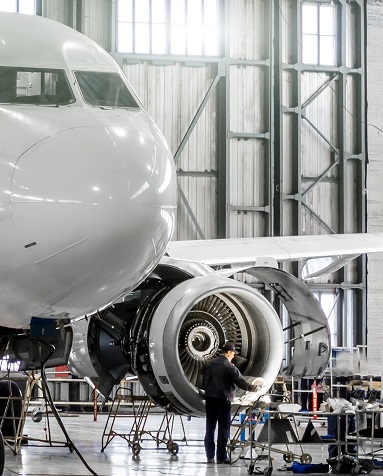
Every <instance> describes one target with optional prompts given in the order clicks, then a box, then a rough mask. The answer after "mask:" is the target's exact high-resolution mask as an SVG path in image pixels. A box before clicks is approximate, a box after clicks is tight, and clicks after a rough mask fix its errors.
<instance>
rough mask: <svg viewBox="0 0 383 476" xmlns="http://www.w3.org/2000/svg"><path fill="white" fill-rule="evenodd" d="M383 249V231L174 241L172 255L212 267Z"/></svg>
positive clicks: (353, 255) (342, 254)
mask: <svg viewBox="0 0 383 476" xmlns="http://www.w3.org/2000/svg"><path fill="white" fill-rule="evenodd" d="M377 252H383V233H350V234H332V235H305V236H278V237H260V238H233V239H219V240H191V241H172V242H170V243H169V244H168V248H167V253H168V255H169V256H170V257H171V258H176V259H184V260H191V261H197V262H201V263H205V264H208V265H210V266H218V265H224V264H244V263H251V262H256V261H257V260H261V261H262V260H263V259H267V258H273V259H275V260H276V261H296V260H302V259H310V258H324V257H329V256H342V257H347V256H348V257H352V258H355V257H356V256H358V255H360V254H363V253H377Z"/></svg>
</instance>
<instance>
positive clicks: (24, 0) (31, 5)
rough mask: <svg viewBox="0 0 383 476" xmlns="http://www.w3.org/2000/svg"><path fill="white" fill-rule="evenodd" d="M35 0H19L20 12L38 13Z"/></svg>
mask: <svg viewBox="0 0 383 476" xmlns="http://www.w3.org/2000/svg"><path fill="white" fill-rule="evenodd" d="M35 3H36V2H35V0H19V13H26V14H27V15H35V14H36V5H35Z"/></svg>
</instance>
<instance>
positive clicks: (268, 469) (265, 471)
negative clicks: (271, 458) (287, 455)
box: [263, 466, 273, 476]
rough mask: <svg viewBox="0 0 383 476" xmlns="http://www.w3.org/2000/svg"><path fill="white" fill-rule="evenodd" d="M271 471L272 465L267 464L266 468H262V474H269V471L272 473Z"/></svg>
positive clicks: (267, 475)
mask: <svg viewBox="0 0 383 476" xmlns="http://www.w3.org/2000/svg"><path fill="white" fill-rule="evenodd" d="M272 472H273V467H272V466H269V467H268V468H265V469H264V470H263V474H264V475H265V476H271V473H272Z"/></svg>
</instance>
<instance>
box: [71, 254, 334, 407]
mask: <svg viewBox="0 0 383 476" xmlns="http://www.w3.org/2000/svg"><path fill="white" fill-rule="evenodd" d="M251 274H253V275H254V276H256V277H257V278H258V279H259V280H260V281H263V282H264V283H265V284H266V285H267V286H269V287H270V288H272V289H274V290H278V292H279V294H280V297H281V299H282V301H283V302H284V304H285V305H286V307H287V309H288V310H289V313H291V315H292V322H293V325H292V329H291V331H290V333H291V334H292V335H293V336H294V332H295V333H296V332H300V333H302V330H303V333H302V338H301V336H300V335H298V338H297V342H296V344H295V346H294V355H293V356H292V360H291V362H290V365H289V366H288V367H287V368H286V371H287V373H288V374H291V375H297V374H296V373H295V372H294V369H295V370H297V371H298V372H300V375H304V374H307V376H308V374H310V375H314V374H318V372H320V371H322V370H323V369H324V368H325V363H326V362H327V359H328V355H329V345H328V343H329V342H328V341H329V332H328V327H327V322H326V318H325V316H324V314H323V311H322V310H321V309H320V306H319V303H317V301H316V300H315V298H314V296H313V295H312V294H311V293H310V291H309V290H308V289H307V288H306V287H305V286H304V285H303V284H302V283H300V282H299V281H298V280H296V278H294V277H293V276H291V275H289V274H288V273H284V272H283V271H279V270H272V271H269V270H267V269H264V268H263V269H260V268H259V269H256V268H254V269H253V270H252V272H251ZM276 282H278V285H277V284H276ZM315 303H317V306H316V304H315ZM301 311H304V312H306V313H307V319H305V316H304V315H302V313H301ZM298 318H299V321H298ZM73 327H74V346H73V351H72V354H71V358H70V362H69V364H70V368H71V370H72V372H73V371H74V372H75V373H77V375H82V376H84V375H86V376H88V377H91V378H92V379H93V380H94V381H96V382H97V383H98V388H99V389H100V390H101V391H102V393H104V394H107V393H108V392H110V390H111V389H112V387H113V385H115V384H118V383H119V382H120V381H121V379H122V378H123V377H124V375H126V374H127V373H130V374H133V375H136V376H137V377H138V379H139V380H140V382H141V384H142V386H143V388H144V390H145V392H146V393H147V394H148V395H149V396H150V398H151V399H152V400H153V401H154V402H155V403H157V404H158V405H161V406H163V407H166V408H168V409H169V410H170V411H174V412H177V413H181V414H187V415H195V416H203V415H204V414H205V407H204V396H203V391H202V376H201V372H200V371H201V368H202V366H203V365H204V364H205V363H206V362H208V361H209V360H211V359H212V358H214V357H215V356H216V355H217V354H218V353H219V349H220V348H221V347H222V346H223V345H224V343H225V342H226V341H229V340H230V341H232V342H234V344H235V346H236V348H237V349H238V351H239V355H238V356H237V357H236V358H235V360H234V363H235V364H236V365H237V366H238V367H239V368H240V370H241V372H242V374H243V375H244V376H245V377H247V378H249V377H262V378H263V379H264V381H265V384H264V387H263V388H262V389H261V390H259V392H258V395H259V396H260V395H261V394H263V393H265V392H266V391H267V390H268V389H269V388H270V387H271V385H272V384H273V382H274V380H275V378H276V376H277V375H278V374H279V373H280V371H281V365H282V359H283V352H284V342H283V330H282V327H281V323H280V319H279V317H278V315H277V313H276V311H275V309H274V308H273V306H272V305H271V304H270V303H269V302H268V301H267V299H266V298H265V297H264V296H263V295H262V294H261V293H259V292H258V291H256V290H255V289H254V288H252V287H250V286H248V285H246V284H243V283H241V282H239V281H236V280H234V279H229V278H226V277H221V276H220V275H219V274H218V273H216V272H214V271H213V270H212V269H211V268H209V267H205V266H203V265H195V264H191V263H187V262H181V263H180V262H179V263H177V265H175V263H174V262H172V261H171V260H169V261H168V262H167V263H166V264H161V265H160V266H158V267H157V268H156V270H155V272H154V273H152V275H151V276H150V277H149V278H148V279H147V280H146V281H145V282H144V283H142V284H141V285H140V286H139V288H137V289H136V290H135V291H134V292H132V293H131V294H129V295H128V296H126V298H125V300H124V302H121V303H119V304H116V305H114V306H112V307H111V308H109V309H107V310H106V311H103V312H102V313H100V314H98V315H95V316H92V317H91V318H89V319H88V320H87V321H85V320H83V321H80V322H76V323H73ZM303 334H304V335H303ZM84 344H85V346H84ZM87 354H89V357H87ZM253 398H254V397H253ZM255 398H256V396H255Z"/></svg>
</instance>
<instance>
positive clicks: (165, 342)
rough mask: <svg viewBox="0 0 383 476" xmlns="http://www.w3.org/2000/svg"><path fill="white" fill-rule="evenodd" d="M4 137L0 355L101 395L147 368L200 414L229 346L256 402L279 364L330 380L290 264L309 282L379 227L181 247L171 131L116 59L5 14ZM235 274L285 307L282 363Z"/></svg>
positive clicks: (152, 384) (165, 392) (142, 377)
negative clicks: (206, 370)
mask: <svg viewBox="0 0 383 476" xmlns="http://www.w3.org/2000/svg"><path fill="white" fill-rule="evenodd" d="M37 32H38V33H37ZM32 39H33V40H32ZM0 131H1V133H0V151H1V162H0V168H1V172H0V181H1V198H0V243H1V249H2V253H1V266H0V284H1V286H0V324H1V328H0V356H8V358H9V360H10V361H11V362H18V363H19V365H20V370H36V369H39V368H41V366H46V367H49V366H50V367H55V366H58V365H62V364H66V363H68V365H69V367H70V370H71V372H72V374H74V375H76V376H87V377H89V379H91V381H92V382H93V384H94V385H95V386H96V387H97V389H98V391H99V392H101V393H102V394H103V395H106V396H107V395H109V393H110V392H111V390H112V388H113V386H114V385H117V384H119V382H120V381H121V380H122V379H123V378H124V377H125V376H126V375H136V376H137V377H138V379H139V381H140V383H141V385H142V386H143V388H144V390H145V392H146V393H147V394H148V395H149V396H150V398H151V399H152V400H153V401H154V402H155V403H156V404H158V405H161V406H163V407H165V408H167V409H169V410H170V411H173V412H177V413H180V414H186V415H192V416H199V417H201V416H204V413H205V412H204V396H203V391H202V388H201V386H202V383H201V377H200V372H199V371H200V369H201V366H202V365H204V363H205V362H207V361H208V360H209V359H211V358H213V357H214V356H216V355H217V353H218V352H219V350H220V348H221V347H222V345H223V344H224V343H225V342H226V341H233V342H234V344H235V345H236V347H237V349H238V350H239V356H238V357H237V360H236V363H237V365H238V367H239V368H240V369H241V371H242V373H243V374H244V375H245V377H246V378H248V379H254V378H255V377H258V378H262V379H264V385H263V386H262V388H260V389H259V390H258V391H257V392H256V395H255V396H256V397H257V396H260V395H263V394H264V393H265V392H267V391H268V389H269V388H270V386H271V385H272V384H273V382H274V380H275V378H276V377H277V375H278V374H279V373H280V372H283V373H285V374H287V375H292V376H301V377H302V376H305V377H309V376H319V375H321V374H323V372H324V371H325V368H326V365H327V363H328V359H329V356H330V332H329V327H328V323H327V319H326V316H325V314H324V312H323V310H322V309H321V307H320V304H319V303H318V301H317V300H316V299H315V297H314V296H313V294H312V293H311V292H310V291H309V289H308V287H307V286H306V285H305V284H304V282H303V281H301V280H300V279H298V278H296V277H294V276H293V275H291V274H289V273H287V272H285V271H284V270H282V269H281V267H280V263H282V262H284V261H291V260H303V261H304V263H305V266H304V270H305V273H306V274H305V279H306V280H308V279H312V278H314V277H317V276H320V275H321V274H323V273H330V272H333V271H335V270H336V269H339V267H341V266H343V265H344V264H345V263H347V262H348V260H350V259H353V258H355V257H356V256H358V255H360V254H361V253H373V252H381V251H383V245H382V243H383V240H382V238H383V234H382V233H374V234H370V233H369V234H346V235H320V236H296V237H263V238H243V239H225V240H198V241H184V242H176V241H172V235H173V230H174V227H175V220H176V205H177V179H176V170H175V165H174V161H173V156H172V153H171V151H170V149H169V147H168V145H167V144H166V141H165V139H164V137H163V135H162V134H161V132H160V131H159V129H158V128H157V126H156V125H155V123H154V122H153V120H152V118H151V117H150V116H149V114H148V112H147V111H146V110H145V108H144V107H143V105H142V103H141V102H140V100H139V98H138V97H137V94H136V93H135V91H134V90H133V88H132V86H131V85H130V83H129V82H128V80H127V78H126V77H125V76H124V74H123V72H122V71H121V69H120V68H119V67H118V65H117V64H116V62H115V61H114V60H113V59H112V58H111V56H110V55H109V54H108V53H107V52H105V51H104V50H103V49H102V48H101V47H100V46H98V45H97V44H96V43H95V42H93V41H92V40H90V39H89V38H87V37H85V36H84V35H82V34H80V33H79V32H77V31H75V30H73V29H71V28H69V27H67V26H64V25H62V24H60V23H57V22H55V21H53V20H49V19H46V18H42V17H38V16H29V15H22V14H18V13H0ZM327 257H328V259H327ZM316 258H320V259H321V262H320V265H321V266H320V267H319V268H316V269H314V268H313V266H312V265H313V264H315V263H314V259H316ZM324 258H326V260H324ZM316 263H318V261H317V262H316ZM240 273H247V274H249V275H251V276H253V277H255V278H257V280H258V281H259V282H260V283H264V285H265V286H266V287H267V288H268V289H270V290H272V291H273V293H274V295H275V296H277V297H278V298H279V299H280V300H281V302H282V303H283V304H284V306H285V308H286V309H287V311H288V314H289V317H290V321H291V325H290V326H289V329H288V333H289V336H290V339H291V341H293V342H294V345H293V354H292V355H291V358H290V360H289V362H288V363H287V365H286V367H285V368H283V369H281V365H282V361H283V348H284V330H283V329H282V326H281V320H280V317H279V316H278V314H277V312H276V310H275V309H274V307H273V306H272V304H271V303H270V302H269V301H268V300H267V299H266V298H265V297H264V296H263V295H262V294H261V293H260V292H258V291H257V290H256V289H255V288H254V287H252V286H249V285H247V284H245V283H243V282H241V281H240V280H237V279H233V277H234V276H235V275H238V274H240Z"/></svg>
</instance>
